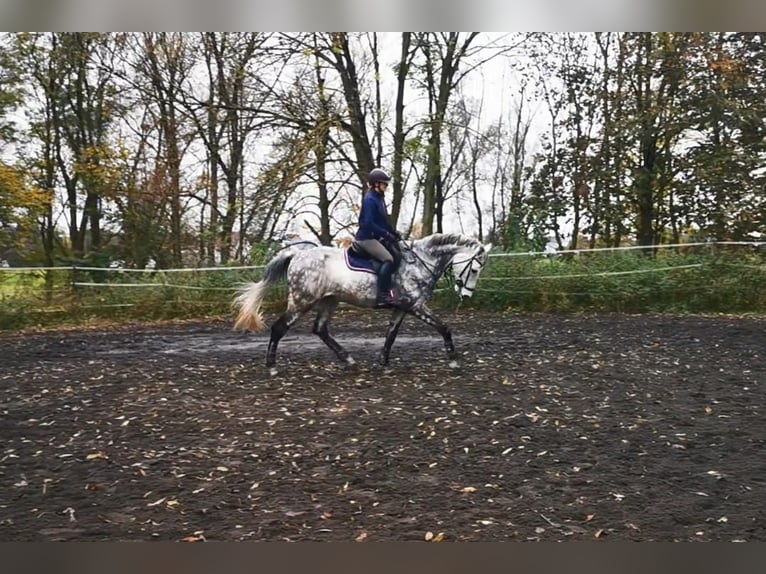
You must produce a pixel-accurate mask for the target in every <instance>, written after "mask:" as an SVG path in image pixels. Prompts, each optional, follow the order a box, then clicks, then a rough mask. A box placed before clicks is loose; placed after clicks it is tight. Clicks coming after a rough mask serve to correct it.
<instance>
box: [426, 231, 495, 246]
mask: <svg viewBox="0 0 766 574" xmlns="http://www.w3.org/2000/svg"><path fill="white" fill-rule="evenodd" d="M418 242H419V243H421V244H422V245H423V246H424V247H439V246H442V245H457V246H458V247H480V246H481V243H480V242H479V241H477V240H476V239H473V238H472V237H466V236H465V235H459V234H457V233H434V234H433V235H427V236H426V237H423V238H422V239H419V240H418Z"/></svg>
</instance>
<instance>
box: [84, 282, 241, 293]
mask: <svg viewBox="0 0 766 574" xmlns="http://www.w3.org/2000/svg"><path fill="white" fill-rule="evenodd" d="M72 285H73V286H75V287H173V288H174V289H193V290H195V291H236V290H237V288H236V287H197V286H196V285H178V284H176V283H88V282H79V281H77V282H74V283H72Z"/></svg>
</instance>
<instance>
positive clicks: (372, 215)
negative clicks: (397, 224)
mask: <svg viewBox="0 0 766 574" xmlns="http://www.w3.org/2000/svg"><path fill="white" fill-rule="evenodd" d="M389 233H391V234H395V233H396V230H395V229H394V228H393V227H392V226H391V223H390V222H389V221H388V211H386V201H385V199H383V194H382V193H379V192H377V191H374V190H372V189H371V190H369V191H368V192H367V193H365V194H364V200H363V201H362V210H361V211H360V212H359V231H357V233H356V238H357V239H359V240H364V239H378V240H380V239H386V236H387V235H388V234H389Z"/></svg>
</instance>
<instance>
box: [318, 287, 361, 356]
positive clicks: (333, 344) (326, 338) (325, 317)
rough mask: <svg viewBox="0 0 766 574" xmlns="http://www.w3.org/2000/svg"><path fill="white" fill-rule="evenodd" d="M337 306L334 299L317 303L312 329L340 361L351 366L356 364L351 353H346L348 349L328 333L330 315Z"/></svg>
mask: <svg viewBox="0 0 766 574" xmlns="http://www.w3.org/2000/svg"><path fill="white" fill-rule="evenodd" d="M337 306H338V302H337V301H335V300H334V299H326V300H324V301H322V302H321V303H320V304H319V305H317V307H318V313H317V317H316V319H315V320H314V328H313V329H312V331H313V333H314V334H315V335H318V336H319V338H320V339H322V341H323V342H324V344H325V345H327V346H328V347H330V349H332V351H333V352H334V353H335V354H336V355H337V357H338V358H339V359H340V360H341V361H343V362H344V363H346V364H347V365H349V366H351V365H354V364H356V361H354V359H353V358H352V357H351V355H349V354H348V351H346V349H344V348H343V347H342V346H341V344H340V343H338V341H336V340H335V339H334V338H333V337H332V335H330V329H329V326H330V317H332V314H333V313H334V312H335V309H336V307H337Z"/></svg>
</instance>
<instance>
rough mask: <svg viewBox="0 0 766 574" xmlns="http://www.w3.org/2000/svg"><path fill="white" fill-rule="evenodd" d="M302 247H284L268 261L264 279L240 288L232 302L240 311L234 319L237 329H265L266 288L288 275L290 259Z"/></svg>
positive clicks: (235, 328)
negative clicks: (263, 309) (264, 301)
mask: <svg viewBox="0 0 766 574" xmlns="http://www.w3.org/2000/svg"><path fill="white" fill-rule="evenodd" d="M300 249H301V247H300V246H294V247H293V246H291V247H287V248H285V249H283V250H282V251H280V252H279V253H278V254H277V255H276V257H274V258H273V259H272V260H271V261H269V262H268V264H267V265H266V269H264V271H263V279H261V280H260V281H258V282H257V283H246V284H245V285H243V286H242V287H241V288H240V289H239V295H237V297H236V298H235V299H234V302H233V303H232V307H233V308H234V309H236V310H237V311H238V313H237V319H236V320H235V321H234V330H235V331H261V330H263V328H264V327H265V326H266V324H265V323H264V322H263V314H262V313H261V304H262V303H263V298H264V296H265V295H266V289H267V287H268V286H269V285H271V284H272V283H276V282H277V281H279V280H281V279H284V278H285V277H286V276H287V268H288V267H289V265H290V261H292V259H293V256H294V255H295V254H296V253H297V252H298V251H299V250H300Z"/></svg>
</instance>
